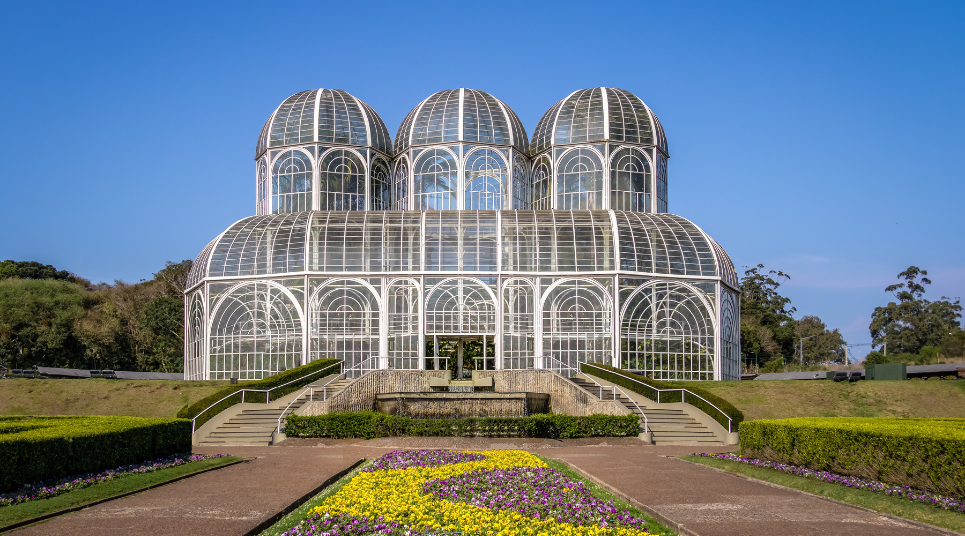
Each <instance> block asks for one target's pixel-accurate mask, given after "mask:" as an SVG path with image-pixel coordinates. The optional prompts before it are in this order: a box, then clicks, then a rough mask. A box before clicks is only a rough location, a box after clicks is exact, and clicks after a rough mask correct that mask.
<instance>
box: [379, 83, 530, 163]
mask: <svg viewBox="0 0 965 536" xmlns="http://www.w3.org/2000/svg"><path fill="white" fill-rule="evenodd" d="M458 141H463V142H469V143H491V144H493V145H512V146H514V147H516V148H517V149H519V151H520V152H522V153H523V154H527V153H529V140H528V139H527V137H526V130H525V129H524V128H523V123H522V122H521V121H520V120H519V117H517V116H516V113H515V112H513V110H511V109H510V108H509V106H506V104H505V103H504V102H503V101H501V100H499V99H497V98H496V97H493V96H492V95H490V94H489V93H486V92H485V91H479V90H478V89H465V88H460V89H446V90H444V91H439V92H438V93H433V94H432V95H430V96H429V97H428V98H427V99H426V100H424V101H422V102H421V103H419V105H418V106H416V107H415V108H413V109H412V111H411V112H409V114H408V115H406V116H405V119H404V120H403V121H402V125H401V126H400V127H399V132H398V133H397V134H396V135H395V154H399V153H401V152H403V151H405V150H406V149H408V148H409V147H411V146H416V145H433V144H439V143H448V142H458Z"/></svg>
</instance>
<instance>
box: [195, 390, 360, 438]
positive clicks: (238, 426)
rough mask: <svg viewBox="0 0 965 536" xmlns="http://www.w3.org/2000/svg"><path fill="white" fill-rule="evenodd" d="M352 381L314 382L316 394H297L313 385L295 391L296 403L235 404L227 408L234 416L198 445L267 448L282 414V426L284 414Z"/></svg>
mask: <svg viewBox="0 0 965 536" xmlns="http://www.w3.org/2000/svg"><path fill="white" fill-rule="evenodd" d="M352 381H353V380H351V379H345V378H343V379H339V380H335V381H333V382H331V383H329V384H328V385H325V386H323V385H322V383H321V382H319V383H317V384H312V385H311V386H313V387H315V388H316V389H317V390H316V391H315V392H314V394H312V395H309V394H306V395H305V396H301V397H298V394H299V393H301V392H303V391H305V389H307V388H308V387H310V386H305V387H303V388H300V389H299V390H298V391H297V393H295V394H294V396H295V397H298V398H297V399H295V401H294V403H292V397H290V396H286V397H283V398H281V399H279V400H276V401H274V402H272V403H271V404H265V405H264V406H262V407H260V408H253V407H252V406H255V405H254V404H239V405H238V406H245V408H244V409H242V408H238V409H235V407H238V406H235V407H232V408H228V409H227V410H225V412H231V411H234V416H231V417H229V418H228V420H227V421H226V422H225V423H224V424H221V425H219V426H218V427H217V428H215V429H214V430H213V431H211V432H210V433H208V434H207V435H206V436H204V437H202V438H201V439H200V440H199V441H198V445H199V446H202V447H224V446H261V447H266V446H268V445H271V442H272V437H273V434H274V433H275V430H276V429H277V426H278V418H279V417H282V425H283V426H284V417H288V416H289V415H291V414H292V413H293V412H294V411H295V410H296V409H298V408H300V407H302V406H303V405H305V404H307V403H308V402H310V401H313V400H318V401H321V400H324V399H325V398H331V397H332V396H334V395H335V394H337V393H339V392H341V390H342V389H344V388H345V386H346V385H348V384H349V383H351V382H352ZM289 403H291V406H290V407H289V406H288V404H289ZM286 408H287V409H286Z"/></svg>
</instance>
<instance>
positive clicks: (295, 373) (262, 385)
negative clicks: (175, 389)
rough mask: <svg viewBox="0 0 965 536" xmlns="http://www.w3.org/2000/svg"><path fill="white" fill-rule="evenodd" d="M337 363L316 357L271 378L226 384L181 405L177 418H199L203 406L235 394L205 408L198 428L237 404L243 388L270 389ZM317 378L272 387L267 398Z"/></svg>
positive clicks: (254, 397) (280, 395) (315, 376)
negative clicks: (281, 386)
mask: <svg viewBox="0 0 965 536" xmlns="http://www.w3.org/2000/svg"><path fill="white" fill-rule="evenodd" d="M340 362H341V360H340V359H319V360H316V361H312V362H311V363H309V364H307V365H302V366H300V367H295V368H292V369H288V370H286V371H284V372H279V373H278V374H275V375H274V376H272V377H270V378H265V379H264V380H255V381H251V382H245V383H240V384H235V385H229V386H226V387H225V388H223V389H220V390H219V391H218V392H216V393H214V394H212V395H210V396H207V397H205V398H202V399H201V400H198V401H197V402H195V403H194V404H191V405H190V406H184V407H183V408H181V411H179V412H178V417H179V418H182V419H194V418H195V417H198V416H199V415H201V412H202V411H204V410H205V408H207V407H208V406H210V405H211V404H214V403H215V402H217V401H219V400H221V399H222V398H224V397H226V396H228V395H230V394H232V393H237V394H235V395H234V396H232V397H230V398H227V399H225V400H223V401H221V402H220V403H219V404H218V405H217V406H215V407H213V408H211V409H210V410H208V411H206V412H205V413H204V414H203V415H201V416H200V417H198V420H197V421H195V427H196V428H197V427H200V426H201V425H202V424H204V423H206V422H208V420H210V419H211V418H212V417H214V416H215V415H217V414H219V413H221V412H222V411H224V410H226V409H228V408H230V407H231V406H234V405H235V404H238V403H240V402H241V397H242V394H241V393H240V392H239V391H241V390H242V389H272V388H275V387H278V386H279V385H284V384H286V383H288V382H290V381H292V380H295V379H298V378H301V377H302V376H306V375H308V374H311V373H313V372H320V371H322V370H324V369H326V368H329V367H332V366H333V365H336V364H338V363H340ZM333 370H334V369H333ZM319 378H320V376H318V375H314V376H312V377H310V378H307V379H305V380H302V381H298V382H294V383H292V384H291V385H286V386H285V387H283V388H281V389H275V390H274V391H272V392H271V393H270V394H269V401H271V400H277V399H279V398H281V397H283V396H285V395H287V394H289V393H293V392H295V391H296V390H298V389H300V388H302V387H305V386H306V385H308V384H310V383H312V382H313V381H316V380H318V379H319ZM249 396H250V397H251V398H250V400H251V401H252V402H258V401H260V400H264V398H259V396H261V397H263V396H264V395H261V394H260V393H259V394H254V395H246V396H245V401H248V400H249V398H248V397H249Z"/></svg>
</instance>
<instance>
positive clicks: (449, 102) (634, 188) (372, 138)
mask: <svg viewBox="0 0 965 536" xmlns="http://www.w3.org/2000/svg"><path fill="white" fill-rule="evenodd" d="M667 159H668V149H667V140H666V136H665V135H664V132H663V128H662V127H661V125H660V122H659V121H658V120H657V118H656V116H655V115H654V114H653V112H652V111H651V110H650V108H648V107H647V106H646V105H645V104H644V103H643V101H641V100H640V99H638V98H637V97H636V96H634V95H633V94H632V93H629V92H627V91H624V90H620V89H613V88H603V87H600V88H589V89H584V90H580V91H575V92H573V93H572V94H570V95H569V96H567V97H566V98H565V99H563V100H561V101H559V102H558V103H556V104H554V105H553V106H552V107H551V108H550V110H549V111H547V112H546V114H544V116H543V118H542V119H540V121H539V124H538V125H537V126H536V130H535V131H534V135H533V139H532V143H530V140H529V139H528V138H527V135H526V132H525V130H524V128H523V125H522V123H521V122H520V121H519V118H518V117H517V116H516V114H515V113H514V112H513V111H512V110H511V109H510V108H509V106H507V105H506V104H505V103H503V102H502V101H500V100H499V99H496V98H495V97H493V96H492V95H490V94H488V93H485V92H483V91H478V90H474V89H465V88H463V89H452V90H445V91H440V92H438V93H435V94H433V95H431V96H429V97H428V98H426V99H425V100H424V101H422V102H421V103H419V105H417V106H416V107H415V108H413V109H412V111H411V112H409V114H408V115H407V116H406V117H405V119H404V120H403V121H402V125H401V126H400V128H399V131H398V135H397V136H396V139H395V144H394V145H393V144H392V141H391V139H390V137H389V134H388V130H387V129H386V128H385V125H384V123H383V122H382V120H381V119H380V118H379V116H378V115H377V114H376V113H375V112H374V111H373V110H372V109H371V108H370V107H369V106H368V105H367V104H365V103H364V102H362V101H361V100H359V99H357V98H355V97H353V96H351V95H349V94H348V93H346V92H344V91H341V90H327V89H320V90H314V91H306V92H302V93H297V94H295V95H293V96H291V97H289V98H288V99H286V100H285V101H284V102H283V103H282V104H281V105H280V106H279V107H278V109H276V110H275V112H274V113H272V115H271V117H270V118H269V119H268V121H267V122H266V123H265V126H264V127H263V128H262V131H261V135H260V136H259V139H258V145H257V149H256V155H255V162H256V208H257V215H256V216H252V217H249V218H245V219H242V220H240V221H238V222H236V223H235V224H233V225H231V226H230V227H229V228H228V229H227V230H225V231H224V232H223V233H222V234H221V235H219V236H218V237H217V238H215V239H214V240H213V241H211V243H209V244H208V245H207V246H206V247H205V248H204V249H203V250H202V252H201V253H200V254H199V255H198V258H197V260H196V261H195V264H194V266H193V267H192V270H191V273H190V275H189V281H188V289H187V291H186V292H185V318H186V322H185V374H186V377H187V378H190V379H223V378H231V377H236V378H242V379H254V378H262V377H265V376H268V375H271V374H274V373H277V372H278V371H281V370H285V369H287V368H290V367H293V366H297V365H299V364H304V363H307V362H310V361H313V360H316V359H321V358H326V357H337V358H343V359H345V361H346V363H347V365H348V366H350V367H351V366H354V365H359V364H361V363H363V362H366V363H372V362H373V360H372V359H371V358H374V357H378V358H380V359H378V363H379V365H378V366H380V367H383V368H384V367H389V368H394V369H409V370H418V369H427V368H428V369H431V368H439V367H442V366H446V363H445V362H446V358H447V356H449V355H451V352H452V351H454V350H453V348H455V342H456V341H459V347H460V348H462V347H463V343H466V347H467V348H468V347H469V346H468V345H470V344H471V345H474V346H473V348H475V350H474V351H475V352H476V353H475V354H473V355H472V356H471V357H473V358H474V359H470V360H468V361H469V362H474V363H476V365H477V366H481V367H485V368H492V367H495V368H498V369H527V368H534V367H541V366H547V363H549V362H550V361H552V363H554V364H555V365H554V366H562V367H564V368H569V369H570V370H573V369H575V368H577V367H578V365H579V363H580V362H586V361H589V362H597V363H606V364H612V365H615V366H619V367H622V368H625V369H629V370H633V371H637V372H640V373H642V374H646V375H649V376H652V377H654V378H659V379H683V380H704V379H718V380H720V379H737V378H739V374H740V368H739V353H740V342H739V341H740V338H739V337H740V319H739V311H740V306H739V292H738V282H737V274H736V271H735V270H734V266H733V264H732V263H731V260H730V258H729V257H728V256H727V253H726V252H725V251H724V249H723V248H722V247H720V245H719V244H718V243H717V242H715V241H714V240H713V239H712V238H711V237H710V236H708V235H707V234H706V233H704V232H703V231H702V230H701V229H699V228H698V227H697V226H696V225H694V224H693V223H691V222H690V221H688V220H687V219H685V218H682V217H680V216H674V215H671V214H667V213H666V212H667ZM460 351H462V350H460ZM548 358H552V359H548Z"/></svg>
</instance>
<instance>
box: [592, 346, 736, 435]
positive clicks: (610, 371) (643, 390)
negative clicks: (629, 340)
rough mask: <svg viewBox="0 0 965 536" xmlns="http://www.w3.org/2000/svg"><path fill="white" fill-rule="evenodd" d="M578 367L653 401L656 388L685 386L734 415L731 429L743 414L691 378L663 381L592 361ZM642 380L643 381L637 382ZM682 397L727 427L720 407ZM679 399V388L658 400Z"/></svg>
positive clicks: (664, 394) (681, 387)
mask: <svg viewBox="0 0 965 536" xmlns="http://www.w3.org/2000/svg"><path fill="white" fill-rule="evenodd" d="M601 369H602V370H601ZM580 371H581V372H584V373H586V374H592V375H593V376H596V377H597V378H601V379H604V380H606V381H608V382H612V383H614V384H616V385H619V386H620V387H626V388H627V389H630V390H631V391H633V392H635V393H638V394H641V395H643V396H645V397H647V398H649V399H650V400H653V401H656V400H657V391H656V390H657V389H686V390H688V391H690V392H691V393H694V394H695V395H700V396H701V397H703V398H705V399H707V402H710V404H713V405H714V406H717V407H718V408H720V410H721V411H723V412H724V413H725V414H726V415H727V417H730V418H731V419H733V424H732V427H731V431H732V432H733V431H737V425H738V424H740V423H741V422H743V421H744V414H743V413H741V410H739V409H737V408H736V407H734V405H733V404H731V403H730V402H728V401H726V400H724V399H723V398H721V397H719V396H717V395H715V394H713V393H710V392H708V391H705V390H703V389H701V388H700V387H697V386H695V385H694V384H693V383H690V382H664V381H657V380H651V379H650V378H647V377H646V376H638V375H636V374H633V373H631V372H628V371H626V370H623V369H618V368H616V367H611V366H609V365H600V364H598V363H592V366H588V364H587V363H583V364H582V365H581V366H580ZM617 374H620V375H622V376H627V377H629V378H632V379H633V380H636V381H631V380H628V379H626V378H623V377H621V376H618V375H617ZM641 383H642V384H644V385H640V384H641ZM648 387H649V388H648ZM684 399H685V400H686V401H687V403H688V404H690V405H691V406H693V407H695V408H697V409H699V410H700V411H703V412H704V413H706V414H707V415H710V417H711V418H713V419H714V420H715V421H717V422H718V423H720V425H721V426H723V427H724V428H727V425H728V422H727V417H725V416H724V415H721V413H720V411H717V410H716V409H714V407H713V406H711V405H710V404H708V403H707V402H704V401H703V400H701V399H699V398H694V397H690V398H686V397H684ZM680 401H681V394H680V391H676V392H671V393H663V394H661V395H660V402H661V403H664V404H666V403H670V402H680Z"/></svg>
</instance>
